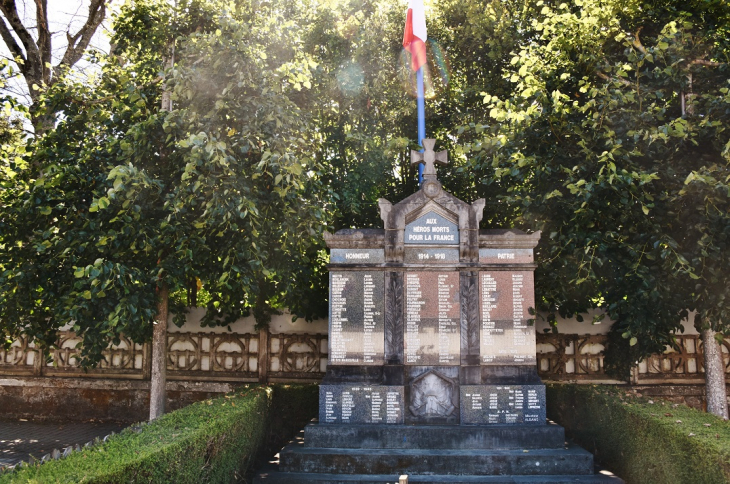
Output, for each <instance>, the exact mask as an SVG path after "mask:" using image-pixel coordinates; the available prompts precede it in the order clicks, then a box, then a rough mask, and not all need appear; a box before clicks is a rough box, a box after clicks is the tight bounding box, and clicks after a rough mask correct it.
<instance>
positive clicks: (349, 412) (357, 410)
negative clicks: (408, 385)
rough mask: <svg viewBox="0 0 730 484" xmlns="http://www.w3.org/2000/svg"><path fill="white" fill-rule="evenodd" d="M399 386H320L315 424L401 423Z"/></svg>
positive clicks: (401, 407)
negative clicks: (317, 415)
mask: <svg viewBox="0 0 730 484" xmlns="http://www.w3.org/2000/svg"><path fill="white" fill-rule="evenodd" d="M403 393H404V391H403V387H402V386H385V385H361V384H352V385H320V387H319V421H320V423H326V424H364V423H367V424H402V423H403V421H404V420H403V411H404V407H403Z"/></svg>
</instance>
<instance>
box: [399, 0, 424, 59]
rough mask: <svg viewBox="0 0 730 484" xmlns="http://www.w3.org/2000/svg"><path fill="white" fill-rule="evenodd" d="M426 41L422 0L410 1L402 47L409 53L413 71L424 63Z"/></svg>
mask: <svg viewBox="0 0 730 484" xmlns="http://www.w3.org/2000/svg"><path fill="white" fill-rule="evenodd" d="M426 39H427V36H426V10H425V9H424V8H423V0H410V2H409V3H408V11H407V13H406V29H405V32H404V33H403V47H405V49H406V50H407V51H408V52H410V53H411V68H412V69H413V70H414V71H417V70H418V69H420V68H421V66H423V65H424V64H425V63H426Z"/></svg>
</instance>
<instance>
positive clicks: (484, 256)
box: [479, 249, 535, 264]
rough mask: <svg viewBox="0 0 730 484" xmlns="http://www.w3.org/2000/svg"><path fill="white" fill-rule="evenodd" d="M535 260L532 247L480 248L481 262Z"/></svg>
mask: <svg viewBox="0 0 730 484" xmlns="http://www.w3.org/2000/svg"><path fill="white" fill-rule="evenodd" d="M534 261H535V257H534V255H533V252H532V249H479V262H486V263H490V264H526V263H531V262H534Z"/></svg>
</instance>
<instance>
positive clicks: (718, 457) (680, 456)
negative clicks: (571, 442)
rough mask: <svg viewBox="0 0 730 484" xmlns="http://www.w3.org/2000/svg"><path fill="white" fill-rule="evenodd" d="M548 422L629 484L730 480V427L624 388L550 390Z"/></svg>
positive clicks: (552, 387) (555, 386)
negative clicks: (559, 426) (650, 401)
mask: <svg viewBox="0 0 730 484" xmlns="http://www.w3.org/2000/svg"><path fill="white" fill-rule="evenodd" d="M547 408H548V417H549V418H551V419H553V420H555V421H556V422H557V423H559V424H560V425H563V426H564V427H565V428H566V431H567V433H568V435H569V436H570V437H572V438H574V439H575V441H576V442H577V443H579V444H580V445H582V446H583V447H585V448H586V449H588V450H589V451H591V452H593V453H594V454H595V455H596V458H597V459H598V460H599V461H600V462H601V463H602V464H603V465H604V466H606V467H607V468H608V469H610V470H611V471H612V472H614V473H615V474H616V475H618V476H620V477H621V478H622V479H624V480H625V481H626V482H627V484H653V483H657V484H659V483H662V484H663V483H667V482H672V483H676V484H681V483H687V484H700V483H708V484H710V483H713V484H714V483H718V482H727V481H728V480H729V479H730V423H729V422H727V421H724V420H722V419H720V418H718V417H716V416H714V415H710V414H707V413H705V412H700V411H697V410H694V409H692V408H689V407H686V406H684V405H678V406H675V405H670V404H669V403H668V402H664V401H655V402H654V403H649V401H648V400H647V399H646V398H638V397H636V396H635V395H633V394H631V393H628V392H626V391H625V390H622V389H621V388H620V387H618V388H612V387H605V386H604V387H598V386H594V385H591V386H589V385H567V384H566V385H561V384H552V385H548V387H547Z"/></svg>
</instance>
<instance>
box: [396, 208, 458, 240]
mask: <svg viewBox="0 0 730 484" xmlns="http://www.w3.org/2000/svg"><path fill="white" fill-rule="evenodd" d="M404 241H405V243H406V244H419V245H459V227H458V226H457V225H456V224H455V223H454V222H451V221H450V220H447V219H446V218H445V217H443V216H442V215H439V214H438V213H436V212H428V213H427V214H426V215H422V216H420V217H418V218H417V219H416V220H414V221H413V222H411V223H409V224H407V225H406V231H405V234H404Z"/></svg>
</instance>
